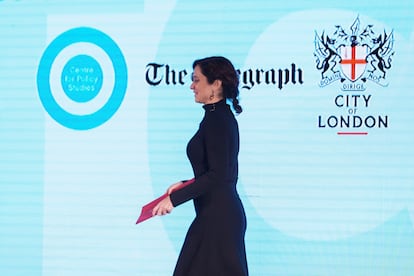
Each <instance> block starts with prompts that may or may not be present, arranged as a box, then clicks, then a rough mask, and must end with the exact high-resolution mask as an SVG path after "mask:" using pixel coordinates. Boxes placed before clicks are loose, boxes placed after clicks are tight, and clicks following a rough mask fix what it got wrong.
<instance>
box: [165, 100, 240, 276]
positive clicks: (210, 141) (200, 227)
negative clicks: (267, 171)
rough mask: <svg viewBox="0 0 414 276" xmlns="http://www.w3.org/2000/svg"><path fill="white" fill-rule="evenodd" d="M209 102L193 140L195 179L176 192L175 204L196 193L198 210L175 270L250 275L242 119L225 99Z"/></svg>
mask: <svg viewBox="0 0 414 276" xmlns="http://www.w3.org/2000/svg"><path fill="white" fill-rule="evenodd" d="M203 107H204V109H205V114H204V118H203V120H202V121H201V123H200V127H199V129H198V131H197V132H196V134H195V135H194V136H193V137H192V138H191V140H190V141H189V143H188V146H187V155H188V158H189V160H190V162H191V165H192V167H193V171H194V176H195V182H194V183H193V184H191V185H189V186H187V187H185V188H183V189H181V190H178V191H175V192H173V193H172V194H171V201H172V203H173V205H174V206H177V205H179V204H182V203H184V202H186V201H188V200H191V199H193V202H194V207H195V211H196V217H195V219H194V221H193V222H192V224H191V226H190V228H189V230H188V233H187V235H186V238H185V241H184V244H183V247H182V249H181V252H180V255H179V257H178V261H177V265H176V268H175V271H174V276H193V275H194V276H203V275H208V276H211V275H214V276H220V275H225V276H229V275H231V276H239V275H248V269H247V261H246V252H245V244H244V236H245V232H246V216H245V212H244V209H243V205H242V203H241V201H240V198H239V195H238V193H237V191H236V183H237V177H238V152H239V129H238V124H237V121H236V119H235V118H234V115H233V112H232V111H231V110H230V107H229V106H228V105H227V104H226V102H225V101H224V100H223V101H220V102H218V103H215V104H211V105H205V106H203Z"/></svg>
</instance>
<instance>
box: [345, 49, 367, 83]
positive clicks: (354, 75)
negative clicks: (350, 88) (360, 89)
mask: <svg viewBox="0 0 414 276" xmlns="http://www.w3.org/2000/svg"><path fill="white" fill-rule="evenodd" d="M367 51H368V48H367V46H341V47H340V48H339V52H340V56H341V61H340V63H341V69H342V73H343V74H344V75H345V76H346V77H347V78H348V79H349V80H350V81H352V82H354V81H356V80H357V79H359V78H360V77H361V76H362V74H364V72H365V67H366V65H367V61H366V57H367Z"/></svg>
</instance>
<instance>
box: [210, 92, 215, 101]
mask: <svg viewBox="0 0 414 276" xmlns="http://www.w3.org/2000/svg"><path fill="white" fill-rule="evenodd" d="M213 99H214V91H211V95H210V101H212V100H213Z"/></svg>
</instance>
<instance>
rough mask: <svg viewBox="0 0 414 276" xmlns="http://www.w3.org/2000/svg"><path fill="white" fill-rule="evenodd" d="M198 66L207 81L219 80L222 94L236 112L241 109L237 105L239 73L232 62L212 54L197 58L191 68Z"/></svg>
mask: <svg viewBox="0 0 414 276" xmlns="http://www.w3.org/2000/svg"><path fill="white" fill-rule="evenodd" d="M196 66H198V67H200V70H201V72H202V73H203V75H204V76H206V78H207V81H208V83H210V84H212V83H213V82H214V81H215V80H220V81H221V84H222V87H223V96H224V98H225V99H230V100H231V101H232V103H233V108H234V110H235V111H236V113H237V114H239V113H241V112H242V111H243V109H242V107H241V106H240V105H239V99H238V97H239V74H238V73H237V71H236V70H235V69H234V66H233V64H232V63H231V62H230V60H228V59H227V58H225V57H220V56H214V57H206V58H203V59H198V60H196V61H194V63H193V69H194V68H195V67H196Z"/></svg>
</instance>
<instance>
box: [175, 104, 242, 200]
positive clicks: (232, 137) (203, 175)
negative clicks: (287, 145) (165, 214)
mask: <svg viewBox="0 0 414 276" xmlns="http://www.w3.org/2000/svg"><path fill="white" fill-rule="evenodd" d="M237 154H238V128H237V122H236V121H235V119H234V115H233V114H232V113H231V111H230V110H227V109H224V110H222V111H221V110H220V111H218V112H211V114H209V113H207V115H206V117H205V118H204V120H203V121H202V122H201V124H200V129H199V131H198V132H197V133H196V135H195V137H193V139H192V140H191V141H190V142H189V146H188V155H189V158H190V161H191V164H192V166H193V170H194V173H195V179H196V180H195V182H194V183H192V184H191V185H189V186H187V187H185V188H183V189H181V190H178V191H175V192H173V193H172V194H171V195H170V197H171V201H172V203H173V205H174V206H177V205H180V204H182V203H184V202H186V201H188V200H191V199H195V198H198V197H200V196H202V195H205V194H207V193H209V192H210V191H212V190H214V189H216V188H217V187H219V186H223V185H226V183H229V182H231V181H233V180H235V178H237Z"/></svg>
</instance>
